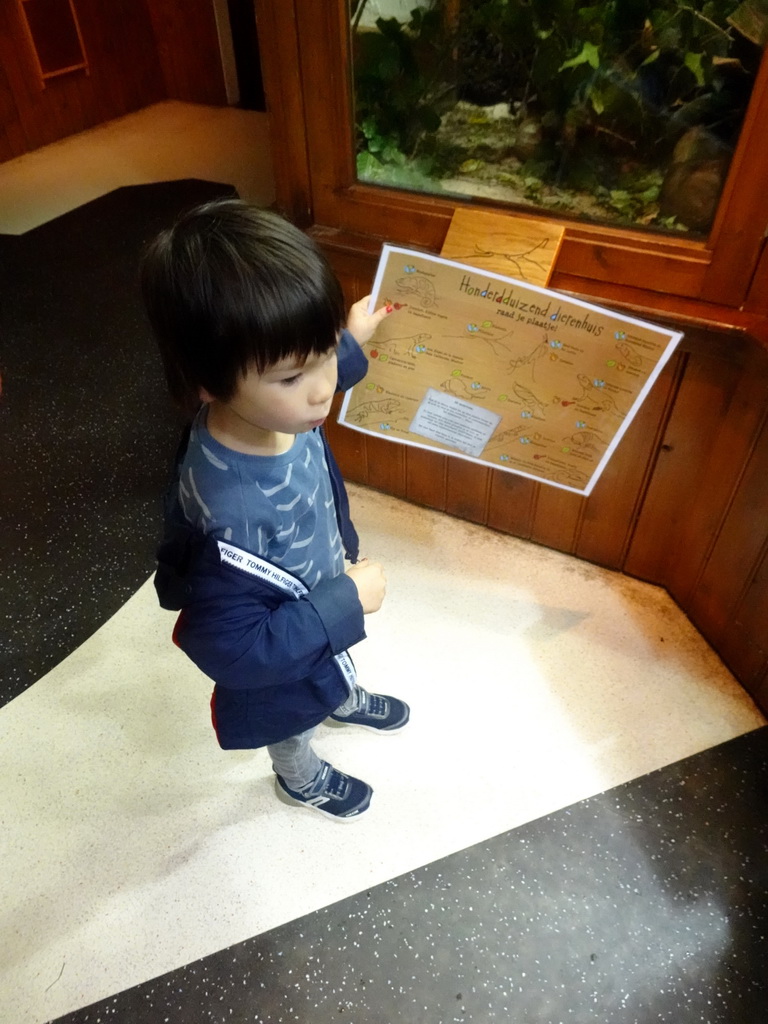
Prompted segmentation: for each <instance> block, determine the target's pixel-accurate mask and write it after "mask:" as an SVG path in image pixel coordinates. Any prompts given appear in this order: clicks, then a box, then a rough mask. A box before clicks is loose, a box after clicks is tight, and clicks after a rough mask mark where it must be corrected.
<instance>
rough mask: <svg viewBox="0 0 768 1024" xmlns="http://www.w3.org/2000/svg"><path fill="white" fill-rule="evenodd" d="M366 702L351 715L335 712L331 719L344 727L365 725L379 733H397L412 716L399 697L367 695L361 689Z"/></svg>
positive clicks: (378, 694)
mask: <svg viewBox="0 0 768 1024" xmlns="http://www.w3.org/2000/svg"><path fill="white" fill-rule="evenodd" d="M360 692H361V694H362V695H363V696H364V697H365V702H364V703H363V706H362V707H361V708H358V710H357V711H353V712H352V714H351V715H339V714H336V713H335V712H334V714H332V715H331V716H330V717H331V718H332V719H333V721H334V722H343V723H344V725H364V726H366V728H368V729H376V730H377V732H396V731H397V730H398V729H402V727H403V726H404V725H405V724H406V722H407V721H408V719H409V718H410V716H411V709H410V708H409V707H408V705H407V704H406V703H405V702H404V701H402V700H398V699H397V697H387V696H385V695H384V694H383V693H366V691H365V690H363V689H362V688H361V691H360Z"/></svg>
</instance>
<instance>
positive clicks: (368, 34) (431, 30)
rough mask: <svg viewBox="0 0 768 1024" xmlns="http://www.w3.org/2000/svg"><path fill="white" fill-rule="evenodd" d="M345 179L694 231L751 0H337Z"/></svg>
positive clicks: (736, 103)
mask: <svg viewBox="0 0 768 1024" xmlns="http://www.w3.org/2000/svg"><path fill="white" fill-rule="evenodd" d="M350 26H351V35H352V53H353V72H354V96H355V135H356V148H357V172H358V177H359V179H360V180H362V181H365V182H370V183H373V184H380V185H386V186H390V187H391V186H395V187H400V188H405V189H410V190H414V191H422V192H429V193H435V194H443V195H446V196H451V197H455V196H457V195H458V196H463V197H468V198H469V197H479V198H482V199H484V200H492V201H494V202H500V203H512V204H515V205H516V206H525V207H535V208H536V209H537V210H543V211H549V212H552V213H553V214H554V215H556V216H566V217H577V218H580V219H582V220H588V221H592V222H601V223H607V224H612V225H627V226H632V227H645V228H649V229H653V230H660V231H670V232H685V233H686V234H688V235H693V236H701V235H705V234H706V233H707V231H708V230H709V228H710V227H711V225H712V221H713V218H714V215H715V211H716V208H717V204H718V200H719V197H720V193H721V191H722V187H723V184H724V181H725V177H726V175H727V172H728V167H729V164H730V160H731V157H732V154H733V151H734V148H735V145H736V142H737V140H738V135H739V131H740V129H741V125H742V121H743V118H744V114H745V111H746V108H747V105H748V103H749V98H750V94H751V91H752V85H753V82H754V79H755V75H756V73H757V68H758V66H759V63H760V59H761V55H762V47H763V44H764V42H765V40H766V38H768V5H767V4H766V3H764V2H763V0H746V2H743V3H737V2H733V0H706V2H702V0H688V2H685V0H656V2H655V3H654V2H652V3H644V2H640V0H613V2H609V3H599V4H598V3H595V4H594V5H591V6H585V5H584V4H583V3H577V2H574V0H418V2H417V0H352V2H351V6H350Z"/></svg>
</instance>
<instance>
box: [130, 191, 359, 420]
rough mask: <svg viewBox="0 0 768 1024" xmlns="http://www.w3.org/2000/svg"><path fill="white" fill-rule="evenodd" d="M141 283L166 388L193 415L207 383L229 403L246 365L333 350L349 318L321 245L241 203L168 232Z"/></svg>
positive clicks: (217, 203) (260, 366) (225, 203)
mask: <svg viewBox="0 0 768 1024" xmlns="http://www.w3.org/2000/svg"><path fill="white" fill-rule="evenodd" d="M141 286H142V293H143V295H144V303H145V306H146V309H147V314H148V316H149V321H150V323H151V325H152V329H153V331H154V334H155V337H156V338H157V342H158V344H159V347H160V354H161V356H162V360H163V366H164V368H165V375H166V379H167V381H168V388H169V390H170V392H171V395H172V396H173V398H174V399H176V401H177V402H178V403H179V404H180V405H181V406H182V407H183V408H185V409H186V410H187V411H191V410H193V409H194V408H196V407H197V405H199V401H200V400H199V391H200V388H204V389H205V390H206V391H208V392H210V394H211V395H213V396H214V397H215V398H218V399H220V400H221V401H228V400H229V399H230V398H232V396H233V394H234V392H235V389H236V387H237V382H238V378H239V377H240V376H241V375H242V374H244V373H245V372H246V371H247V370H248V369H249V367H252V366H255V367H256V369H257V370H258V372H259V373H263V372H264V371H265V370H266V369H268V368H269V367H270V366H273V365H274V364H275V363H277V362H280V361H281V360H282V359H286V358H289V357H291V356H297V357H298V358H299V359H300V360H301V359H306V358H307V357H308V356H309V355H312V354H322V353H324V352H327V351H328V350H329V349H330V348H332V347H333V346H334V345H335V344H336V337H337V334H338V331H339V329H340V328H341V326H342V324H343V322H344V298H343V295H342V291H341V286H340V285H339V282H338V280H337V278H336V276H335V274H334V273H333V271H332V270H331V268H330V266H329V264H328V262H327V260H326V259H325V257H324V256H323V254H322V253H321V252H320V250H319V249H318V247H317V246H316V245H315V244H314V242H312V241H311V240H310V239H309V238H308V237H307V236H306V235H305V234H304V233H303V232H301V231H300V230H299V229H298V228H296V227H294V226H293V225H292V224H291V223H289V222H288V221H287V220H285V219H284V218H283V217H280V216H279V215H278V214H276V213H272V212H271V211H269V210H261V209H258V208H257V207H254V206H250V205H249V204H248V203H246V202H243V201H242V200H240V199H217V200H214V201H213V202H209V203H205V204H203V205H202V206H198V207H195V209H193V210H189V211H188V212H187V213H184V214H182V216H181V217H179V219H178V220H177V222H176V223H175V224H174V225H173V227H171V228H169V229H167V230H166V231H163V232H161V233H160V235H158V237H157V238H156V239H155V240H154V241H153V242H152V243H151V244H150V245H149V247H148V248H147V250H146V252H145V254H144V258H143V260H142V265H141Z"/></svg>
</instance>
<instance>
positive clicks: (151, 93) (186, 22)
mask: <svg viewBox="0 0 768 1024" xmlns="http://www.w3.org/2000/svg"><path fill="white" fill-rule="evenodd" d="M77 13H78V20H79V24H80V29H81V32H82V36H83V43H84V46H85V51H86V57H87V60H88V71H87V73H86V72H85V71H83V70H78V71H72V72H69V73H67V74H64V75H61V76H58V77H55V78H51V79H48V80H46V82H45V84H44V85H43V82H42V81H41V79H40V77H39V73H38V70H37V66H36V63H35V59H34V53H33V50H32V47H31V43H30V39H29V36H28V34H27V32H26V31H25V29H24V26H23V22H22V19H21V16H20V14H19V12H18V9H17V6H16V3H15V0H14V2H5V3H0V68H1V69H2V70H0V128H1V129H2V131H0V159H9V158H10V157H12V156H20V155H21V154H22V153H25V152H29V151H30V150H33V149H37V148H38V147H39V146H44V145H47V144H48V143H51V142H55V141H57V140H58V139H63V138H66V137H67V136H68V135H73V134H75V133H76V132H80V131H83V130H85V129H86V128H91V127H93V126H94V125H97V124H101V123H103V122H104V121H108V120H112V119H113V118H116V117H121V116H123V115H124V114H128V113H130V112H131V111H134V110H139V109H140V108H142V107H145V106H149V105H150V104H152V103H157V102H158V101H160V100H163V99H179V100H186V101H188V102H193V103H211V104H225V103H226V93H225V89H224V76H223V72H222V69H221V59H220V55H219V44H218V35H217V32H216V23H215V18H214V13H213V4H212V3H211V0H110V3H109V4H105V3H104V2H103V0H77Z"/></svg>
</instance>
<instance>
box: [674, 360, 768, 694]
mask: <svg viewBox="0 0 768 1024" xmlns="http://www.w3.org/2000/svg"><path fill="white" fill-rule="evenodd" d="M767 361H768V360H767ZM758 381H759V382H760V383H762V385H763V392H762V401H760V402H759V404H758V405H757V410H756V411H757V412H758V413H759V415H760V416H761V420H762V422H761V424H760V429H759V431H758V432H757V436H756V437H750V436H749V435H748V434H747V435H746V436H745V437H744V442H745V443H746V444H747V445H748V446H749V449H748V455H747V457H746V464H745V465H744V464H743V463H742V462H741V461H740V460H734V461H735V463H736V467H735V468H736V469H738V470H739V471H740V472H739V477H738V480H737V484H736V486H735V488H734V491H733V494H732V498H731V501H730V502H729V504H728V507H727V510H726V513H725V515H724V516H723V519H722V522H721V523H720V524H718V529H717V533H716V536H715V537H714V540H713V543H712V544H711V550H710V551H709V552H708V557H707V560H706V564H705V565H704V566H703V568H702V571H701V573H700V575H699V578H698V579H697V581H696V586H695V589H694V590H693V592H692V594H691V595H690V599H689V600H687V601H686V603H685V605H684V607H685V608H686V611H688V613H689V615H690V617H691V619H692V621H693V622H694V623H695V624H696V626H697V627H698V628H699V629H700V630H701V631H702V632H703V634H704V635H705V636H706V637H707V638H708V639H709V641H710V643H711V644H712V645H713V647H715V649H716V650H718V651H719V652H720V653H721V656H722V657H723V658H724V659H725V660H726V661H727V663H728V664H729V665H732V666H738V671H736V668H735V667H734V668H733V671H735V672H736V674H737V675H739V677H740V678H744V676H743V673H749V674H751V675H752V676H756V675H757V674H758V672H759V670H760V669H761V668H762V667H763V666H764V665H765V662H766V661H768V654H767V655H766V657H765V658H764V659H763V662H762V663H760V654H759V651H760V650H763V649H765V646H766V640H768V631H767V630H766V624H768V579H767V578H766V573H767V569H766V551H767V550H768V410H767V405H768V402H767V401H766V383H767V382H766V376H765V374H764V375H763V376H762V377H761V378H758ZM744 383H745V385H746V384H747V381H746V380H745V381H744ZM745 390H746V391H747V394H748V396H749V397H754V395H753V394H752V395H750V394H749V388H745ZM742 466H743V471H742ZM750 624H752V625H753V626H754V627H755V634H754V636H753V637H752V639H751V640H750V639H749V637H750V635H751V634H750V628H751V627H750Z"/></svg>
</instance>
